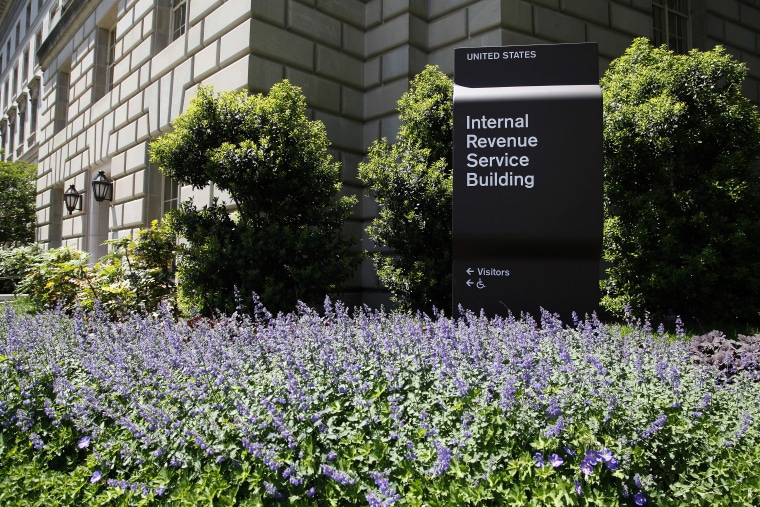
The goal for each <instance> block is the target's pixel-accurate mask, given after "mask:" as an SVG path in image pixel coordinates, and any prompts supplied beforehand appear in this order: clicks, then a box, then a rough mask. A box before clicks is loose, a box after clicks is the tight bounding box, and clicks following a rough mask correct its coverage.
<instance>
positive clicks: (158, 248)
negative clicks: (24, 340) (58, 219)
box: [16, 221, 176, 318]
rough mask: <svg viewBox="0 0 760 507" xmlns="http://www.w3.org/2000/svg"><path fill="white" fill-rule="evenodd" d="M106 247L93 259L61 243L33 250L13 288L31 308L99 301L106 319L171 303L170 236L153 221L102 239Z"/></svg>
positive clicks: (86, 304)
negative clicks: (114, 237)
mask: <svg viewBox="0 0 760 507" xmlns="http://www.w3.org/2000/svg"><path fill="white" fill-rule="evenodd" d="M107 243H109V244H110V245H111V247H112V248H111V251H110V252H109V253H108V254H107V255H105V256H103V257H102V258H101V259H100V260H99V261H98V262H96V263H95V264H92V265H91V264H90V262H89V261H90V254H88V253H86V252H82V251H80V250H77V249H76V248H71V247H63V248H55V249H50V250H39V249H37V250H34V251H35V252H37V253H36V254H35V256H34V257H33V261H32V262H31V263H30V265H29V266H28V267H27V270H26V272H25V273H24V276H23V278H22V279H21V281H20V282H19V284H18V286H17V287H16V293H17V294H25V295H26V296H27V300H28V301H27V308H28V309H29V310H30V311H33V312H41V311H44V310H46V309H53V308H56V307H59V306H60V307H61V308H62V309H63V310H66V311H68V312H73V311H74V310H75V309H76V308H78V307H80V308H82V309H85V310H92V309H93V308H94V307H95V305H96V304H98V305H99V306H100V307H101V308H102V309H103V311H105V312H107V313H108V315H109V316H110V317H111V318H120V317H123V316H124V315H126V314H129V313H131V312H135V311H138V310H145V311H150V312H153V311H156V309H157V308H158V306H159V305H160V304H161V303H162V302H164V301H167V302H169V304H174V300H175V298H176V296H175V290H174V280H173V279H174V273H173V259H174V253H175V243H174V236H173V235H172V234H171V233H169V232H168V231H167V230H166V229H165V228H161V227H159V225H158V223H157V222H156V221H154V222H153V223H152V224H151V227H150V228H149V229H143V230H140V231H138V232H137V233H136V234H135V235H134V236H127V237H124V238H122V239H119V240H109V241H107Z"/></svg>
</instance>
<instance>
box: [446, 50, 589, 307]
mask: <svg viewBox="0 0 760 507" xmlns="http://www.w3.org/2000/svg"><path fill="white" fill-rule="evenodd" d="M453 171H454V195H453V227H452V237H453V266H452V269H453V303H454V310H455V313H456V310H457V307H458V306H459V305H460V304H461V305H462V306H463V307H464V308H466V309H470V310H474V311H476V312H478V311H480V310H481V309H482V310H484V311H485V313H486V314H487V315H489V316H492V315H496V314H500V315H506V314H507V312H508V311H511V312H512V313H513V314H514V315H515V316H519V315H520V314H521V313H523V312H527V313H530V314H532V315H533V316H535V317H537V316H538V313H539V310H540V308H544V309H546V310H548V311H550V312H552V313H559V314H560V315H561V316H562V317H563V318H565V319H569V317H570V314H571V312H573V311H575V312H577V313H578V314H579V315H580V316H583V315H584V314H585V313H589V312H592V311H595V310H596V309H597V308H598V304H599V273H600V268H599V263H600V255H601V248H602V220H603V218H602V213H603V211H602V185H603V181H602V177H603V176H602V93H601V88H600V87H599V71H598V55H597V46H596V44H593V43H582V44H547V45H531V46H507V47H487V48H461V49H456V50H455V64H454V169H453Z"/></svg>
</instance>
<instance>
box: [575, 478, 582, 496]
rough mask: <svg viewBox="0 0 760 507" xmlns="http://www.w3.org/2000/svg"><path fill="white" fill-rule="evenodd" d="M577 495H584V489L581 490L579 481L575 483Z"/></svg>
mask: <svg viewBox="0 0 760 507" xmlns="http://www.w3.org/2000/svg"><path fill="white" fill-rule="evenodd" d="M575 493H576V494H577V495H578V496H581V495H582V494H583V489H582V488H581V483H580V482H578V481H575Z"/></svg>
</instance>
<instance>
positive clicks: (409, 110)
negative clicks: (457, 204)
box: [359, 66, 454, 311]
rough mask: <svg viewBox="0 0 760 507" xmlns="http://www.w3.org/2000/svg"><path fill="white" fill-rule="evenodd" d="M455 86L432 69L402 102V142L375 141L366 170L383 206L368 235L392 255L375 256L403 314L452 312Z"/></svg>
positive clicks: (364, 174) (363, 175)
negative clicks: (432, 311) (436, 308)
mask: <svg viewBox="0 0 760 507" xmlns="http://www.w3.org/2000/svg"><path fill="white" fill-rule="evenodd" d="M453 89H454V86H453V83H452V82H451V80H450V79H449V78H448V77H447V76H446V75H445V74H443V73H442V72H441V71H440V70H438V68H437V67H431V66H428V67H426V68H425V70H423V71H422V72H421V73H420V74H418V75H417V76H416V77H415V78H414V79H413V80H412V82H411V84H410V88H409V91H407V92H406V93H404V95H403V96H402V97H401V99H400V100H399V102H398V110H399V119H400V120H401V126H400V128H399V131H398V135H397V141H396V142H395V143H392V144H391V143H389V142H388V140H387V139H386V138H383V139H381V140H378V141H376V142H374V143H373V144H372V146H371V147H370V149H369V153H368V161H367V162H366V163H362V164H360V165H359V177H360V178H361V179H362V180H363V181H364V182H365V183H366V185H367V190H368V193H369V195H370V196H371V197H373V198H374V199H375V200H376V201H377V202H378V203H379V204H380V212H379V214H378V216H377V217H376V218H375V219H374V220H373V221H372V225H371V226H370V227H369V228H368V230H367V232H368V233H369V235H370V237H371V238H372V240H373V241H374V242H375V243H376V244H377V245H379V246H382V247H388V248H389V249H390V251H391V253H390V255H389V254H388V253H385V252H382V251H381V252H377V253H375V254H373V257H372V258H373V261H374V263H375V266H376V267H377V272H378V276H379V278H380V281H381V282H382V283H383V284H384V285H385V286H386V287H387V288H388V289H389V290H390V292H391V294H392V298H393V300H394V302H395V303H396V304H397V305H398V307H399V308H400V309H403V310H423V311H424V310H430V309H431V308H432V307H434V306H435V307H438V308H442V309H446V310H448V309H449V308H450V307H451V192H452V179H451V157H452V149H453V146H452V143H453V140H452V132H453V102H452V98H453Z"/></svg>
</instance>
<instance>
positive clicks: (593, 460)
mask: <svg viewBox="0 0 760 507" xmlns="http://www.w3.org/2000/svg"><path fill="white" fill-rule="evenodd" d="M583 460H584V461H587V462H588V463H589V464H590V465H591V466H592V467H595V466H596V465H598V464H599V462H600V461H601V460H602V455H601V454H599V453H598V452H596V451H592V450H588V451H586V457H585V458H583Z"/></svg>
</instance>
